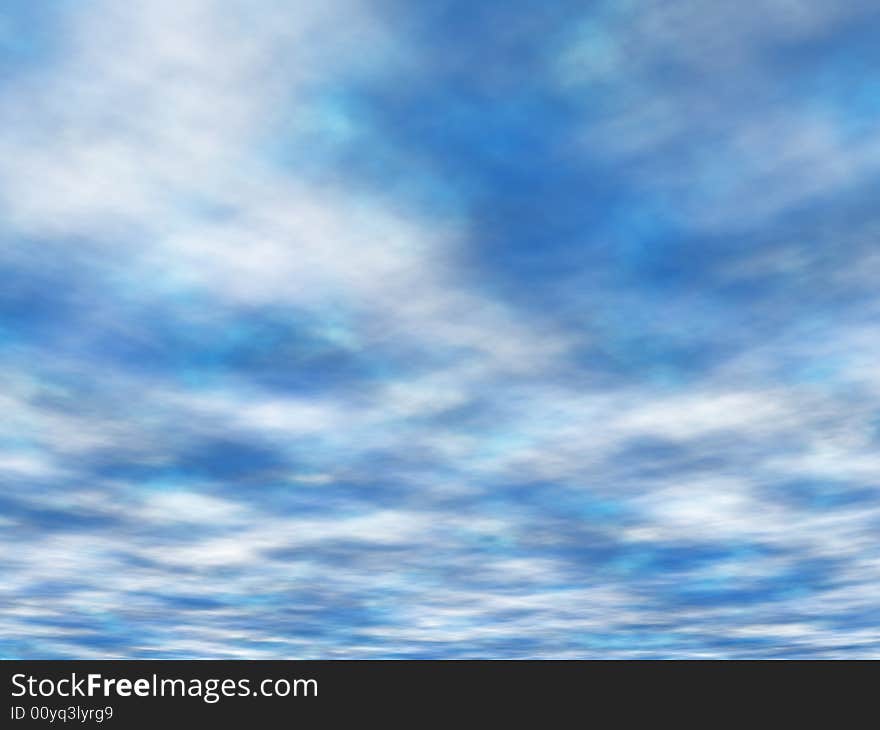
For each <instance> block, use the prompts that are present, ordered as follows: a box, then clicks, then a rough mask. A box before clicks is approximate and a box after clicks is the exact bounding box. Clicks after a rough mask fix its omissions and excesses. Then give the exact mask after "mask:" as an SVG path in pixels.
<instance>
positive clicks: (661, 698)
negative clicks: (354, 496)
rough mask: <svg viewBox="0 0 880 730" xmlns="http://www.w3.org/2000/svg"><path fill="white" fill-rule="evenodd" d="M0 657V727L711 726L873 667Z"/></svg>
mask: <svg viewBox="0 0 880 730" xmlns="http://www.w3.org/2000/svg"><path fill="white" fill-rule="evenodd" d="M844 664H845V665H846V666H843V665H844ZM0 667H2V669H3V674H4V677H3V683H4V687H5V690H4V691H5V696H6V707H5V709H4V710H3V712H4V715H3V720H2V722H0V726H3V727H13V728H14V727H22V728H25V727H38V726H39V727H42V726H51V727H62V728H67V727H89V728H95V727H116V728H138V727H162V728H176V727H210V726H213V725H216V726H219V727H227V726H230V727H235V726H240V727H248V726H254V727H278V726H281V724H282V723H283V725H284V726H288V725H290V724H293V725H296V724H299V723H303V722H311V721H318V722H321V723H327V722H342V721H345V722H346V723H347V724H351V721H352V720H354V721H355V724H358V725H360V724H363V723H369V724H370V725H372V724H373V723H379V722H384V721H391V720H393V721H395V722H400V721H403V722H405V723H407V724H409V725H412V726H421V725H424V724H430V723H433V722H437V721H442V722H444V723H455V724H462V723H465V724H467V723H469V722H470V721H472V720H473V719H474V717H475V716H476V715H475V713H479V715H480V716H483V717H485V716H488V717H490V718H494V719H495V720H498V721H501V720H504V721H508V720H511V719H515V720H517V721H519V722H524V721H528V722H529V723H531V724H534V725H536V726H537V727H557V726H560V727H567V726H572V725H587V726H589V725H595V724H596V720H597V718H599V717H603V718H612V719H613V721H614V722H613V723H612V724H611V725H609V724H608V723H607V722H603V723H602V724H601V726H602V727H607V726H613V725H616V724H617V723H619V722H623V721H633V720H639V721H644V720H645V719H646V718H647V719H654V720H659V719H665V720H676V719H678V720H681V719H684V718H686V717H688V716H692V717H693V716H696V717H697V719H699V717H700V716H702V718H703V720H704V721H705V723H706V724H707V726H714V724H715V723H716V722H717V721H720V720H722V719H724V720H730V719H732V718H734V717H738V718H739V720H740V721H747V722H749V723H751V722H752V721H755V720H757V719H759V718H766V717H767V716H768V713H769V712H771V711H772V712H776V713H782V715H783V716H789V715H791V714H792V713H795V712H803V711H806V712H807V713H808V714H810V715H812V716H813V718H814V719H815V718H817V717H819V716H820V715H822V714H823V713H824V714H825V716H826V718H829V719H836V720H838V721H839V719H840V717H842V716H843V714H846V713H847V712H853V711H855V710H856V708H858V707H859V705H860V704H861V703H863V702H864V701H865V700H867V699H868V698H870V697H872V696H873V691H872V684H873V682H872V680H873V678H874V675H875V674H876V672H877V669H876V665H874V664H873V663H869V662H864V663H858V662H838V663H834V662H729V663H724V662H639V661H634V662H593V661H449V662H444V661H42V662H41V661H6V662H2V663H0ZM866 688H871V689H868V690H866ZM834 692H836V693H837V695H836V698H835V701H834V702H830V698H831V697H832V696H833V693H834ZM698 708H700V709H699V711H698ZM700 713H708V714H702V715H701V714H700ZM829 713H830V714H829Z"/></svg>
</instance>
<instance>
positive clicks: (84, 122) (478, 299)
mask: <svg viewBox="0 0 880 730" xmlns="http://www.w3.org/2000/svg"><path fill="white" fill-rule="evenodd" d="M874 5H875V4H873V3H870V2H853V1H843V2H837V3H827V2H819V1H818V0H814V1H811V0H758V1H756V2H754V3H751V4H749V6H748V8H742V7H739V6H736V5H735V4H731V3H723V2H720V1H719V0H682V1H681V2H675V3H670V2H662V1H661V0H616V1H615V2H610V1H609V2H582V3H574V2H567V1H566V0H559V1H558V2H532V1H526V0H519V1H514V2H443V1H439V2H431V3H406V2H400V1H399V0H388V1H375V2H371V1H369V0H365V1H363V2H360V1H358V0H327V2H322V3H300V2H294V1H291V2H282V1H281V0H256V1H250V0H249V1H247V2H246V1H245V0H224V1H222V2H221V1H220V0H173V2H172V1H171V0H154V1H152V2H126V3H118V2H110V0H91V1H89V2H72V1H70V0H45V1H44V2H40V3H34V2H26V1H25V0H12V1H9V2H5V3H4V4H3V8H2V10H0V160H2V164H0V414H2V415H0V485H2V489H0V549H2V559H0V569H2V580H0V655H2V656H5V657H8V658H91V657H107V658H110V657H123V658H157V657H158V658H184V657H186V658H190V657H196V658H254V659H259V658H542V657H546V658H596V657H609V658H663V657H679V658H746V657H752V658H765V657H766V658H770V657H772V658H788V657H800V658H820V657H823V658H828V657H847V658H867V657H872V658H876V657H877V656H878V655H880V630H878V628H877V626H878V624H880V541H878V529H880V492H878V485H880V451H878V446H880V377H878V368H877V362H878V357H880V337H878V334H877V329H878V322H880V297H878V290H880V287H878V282H880V248H878V233H880V218H878V214H877V208H876V198H877V192H878V183H880V135H878V123H880V46H878V45H877V43H876V38H877V34H878V32H880V12H878V9H877V8H876V7H872V6H874Z"/></svg>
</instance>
